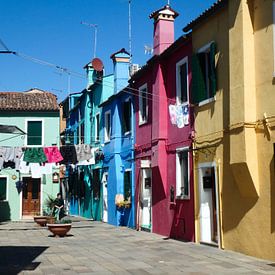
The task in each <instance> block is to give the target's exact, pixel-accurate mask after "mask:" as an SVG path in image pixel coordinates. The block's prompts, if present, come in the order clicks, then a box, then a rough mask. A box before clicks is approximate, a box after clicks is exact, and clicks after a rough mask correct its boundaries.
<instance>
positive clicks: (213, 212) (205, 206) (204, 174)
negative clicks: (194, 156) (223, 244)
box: [199, 165, 219, 245]
mask: <svg viewBox="0 0 275 275" xmlns="http://www.w3.org/2000/svg"><path fill="white" fill-rule="evenodd" d="M199 173H200V181H199V184H200V185H199V188H200V241H201V242H202V243H207V244H213V245H219V223H218V221H219V210H218V205H219V204H218V192H217V190H218V189H217V176H216V168H215V166H214V165H202V166H200V168H199Z"/></svg>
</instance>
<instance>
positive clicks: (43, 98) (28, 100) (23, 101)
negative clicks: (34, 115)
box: [0, 89, 59, 112]
mask: <svg viewBox="0 0 275 275" xmlns="http://www.w3.org/2000/svg"><path fill="white" fill-rule="evenodd" d="M0 111H22V112H25V111H27V112H29V111H37V112H42V111H50V112H59V106H58V103H57V98H56V95H54V94H52V93H50V92H46V91H43V90H40V89H30V90H28V91H26V92H0Z"/></svg>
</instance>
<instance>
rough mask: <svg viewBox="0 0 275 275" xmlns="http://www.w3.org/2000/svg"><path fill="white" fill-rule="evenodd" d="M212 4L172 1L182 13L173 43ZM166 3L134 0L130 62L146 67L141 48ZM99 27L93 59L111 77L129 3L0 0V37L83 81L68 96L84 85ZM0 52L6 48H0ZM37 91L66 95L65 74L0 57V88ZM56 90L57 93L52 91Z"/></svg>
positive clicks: (124, 41) (163, 0)
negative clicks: (152, 15)
mask: <svg viewBox="0 0 275 275" xmlns="http://www.w3.org/2000/svg"><path fill="white" fill-rule="evenodd" d="M213 2H215V1H214V0H191V1H185V0H170V3H171V6H172V8H174V9H175V10H176V11H178V12H179V13H180V16H179V17H178V18H177V19H176V21H175V39H176V38H178V37H179V36H180V35H182V34H183V32H182V28H183V27H184V26H185V25H186V24H187V23H188V22H189V21H191V20H192V19H194V18H195V17H196V16H197V15H199V14H200V13H201V12H202V11H203V10H205V9H206V8H208V7H209V6H210V5H211V4H212V3H213ZM166 3H167V0H132V36H133V37H132V40H133V41H132V48H133V49H132V54H133V63H138V64H141V65H142V64H144V63H145V62H146V60H147V59H148V58H150V56H148V55H145V54H144V45H145V44H146V45H152V34H153V22H152V20H150V19H149V18H148V16H149V14H150V13H151V12H152V11H154V10H156V9H159V8H160V7H162V6H164V5H165V4H166ZM81 21H85V22H89V23H93V24H97V25H98V44H97V57H99V58H101V59H102V61H103V63H104V65H105V71H106V73H107V74H108V73H112V62H111V60H110V55H111V54H112V53H113V52H116V51H117V50H119V49H121V48H123V47H124V48H126V49H128V45H129V43H128V0H99V1H95V0H24V1H22V0H9V1H6V0H0V22H1V23H0V38H1V39H2V40H3V41H4V42H5V44H6V45H7V46H8V47H9V48H10V49H11V50H14V51H18V52H20V53H23V54H26V55H28V56H32V57H35V58H38V59H42V60H44V61H48V62H50V63H53V64H56V65H59V66H62V67H64V68H68V69H70V70H73V71H75V72H78V73H79V74H82V75H83V77H75V76H72V77H71V82H70V83H71V92H76V91H81V90H82V89H84V88H85V86H86V79H85V71H84V70H83V66H84V65H85V64H87V63H88V62H89V61H90V60H91V59H92V57H93V39H94V30H93V29H91V28H89V27H87V26H84V25H81V24H80V22H81ZM0 50H4V49H3V48H2V47H1V46H0ZM33 87H37V88H41V89H43V90H47V91H50V92H53V93H55V94H56V95H57V96H58V98H59V99H62V98H64V97H65V96H66V95H67V89H68V76H67V75H66V74H60V71H58V70H55V69H54V68H51V67H48V66H44V65H40V64H36V63H33V62H31V61H29V60H26V59H23V58H19V57H16V56H13V55H5V54H0V90H1V91H24V90H28V89H30V88H33ZM56 90H58V91H56Z"/></svg>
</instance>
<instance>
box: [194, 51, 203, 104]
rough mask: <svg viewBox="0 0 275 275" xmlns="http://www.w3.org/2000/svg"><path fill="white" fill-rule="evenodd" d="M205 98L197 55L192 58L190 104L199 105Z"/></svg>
mask: <svg viewBox="0 0 275 275" xmlns="http://www.w3.org/2000/svg"><path fill="white" fill-rule="evenodd" d="M205 96H206V88H205V81H204V76H203V72H202V69H201V66H200V61H199V55H197V54H194V55H193V56H192V95H191V98H192V103H199V102H200V101H202V100H204V99H205Z"/></svg>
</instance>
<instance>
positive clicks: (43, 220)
mask: <svg viewBox="0 0 275 275" xmlns="http://www.w3.org/2000/svg"><path fill="white" fill-rule="evenodd" d="M33 220H34V221H35V222H36V223H37V224H38V225H40V226H46V224H47V215H45V214H44V213H43V215H40V213H39V212H37V213H35V215H34V217H33Z"/></svg>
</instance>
